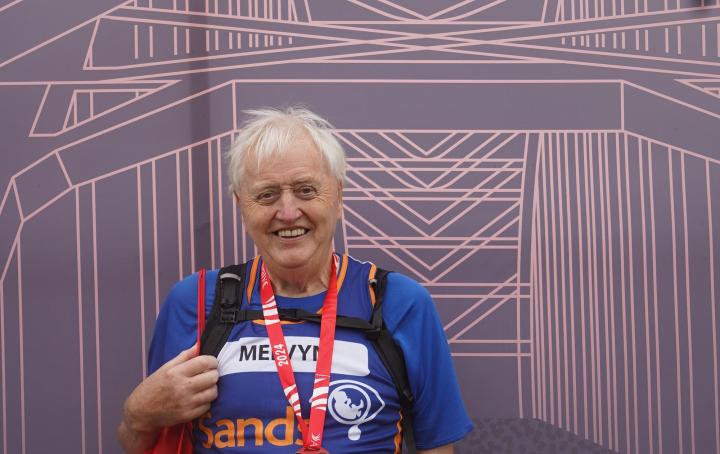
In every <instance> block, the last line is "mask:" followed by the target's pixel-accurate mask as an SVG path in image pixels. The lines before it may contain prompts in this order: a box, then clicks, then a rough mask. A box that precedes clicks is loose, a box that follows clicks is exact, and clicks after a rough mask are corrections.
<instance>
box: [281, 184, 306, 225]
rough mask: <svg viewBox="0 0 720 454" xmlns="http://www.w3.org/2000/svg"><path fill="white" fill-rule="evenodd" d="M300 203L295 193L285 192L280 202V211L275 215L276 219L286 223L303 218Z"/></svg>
mask: <svg viewBox="0 0 720 454" xmlns="http://www.w3.org/2000/svg"><path fill="white" fill-rule="evenodd" d="M298 202H299V201H298V199H297V197H295V194H294V193H293V191H291V190H285V191H283V192H282V194H281V195H280V199H279V200H278V210H277V212H276V213H275V218H276V219H277V220H279V221H282V222H285V223H292V222H294V221H297V220H298V219H299V218H300V216H302V213H301V212H300V205H299V203H298Z"/></svg>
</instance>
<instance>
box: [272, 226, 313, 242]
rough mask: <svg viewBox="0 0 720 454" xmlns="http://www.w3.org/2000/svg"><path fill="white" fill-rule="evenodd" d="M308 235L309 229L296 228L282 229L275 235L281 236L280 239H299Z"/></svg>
mask: <svg viewBox="0 0 720 454" xmlns="http://www.w3.org/2000/svg"><path fill="white" fill-rule="evenodd" d="M306 233H308V229H306V228H302V227H301V228H295V229H282V230H278V231H277V232H275V235H277V236H279V237H280V238H287V239H292V238H298V237H301V236H303V235H305V234H306Z"/></svg>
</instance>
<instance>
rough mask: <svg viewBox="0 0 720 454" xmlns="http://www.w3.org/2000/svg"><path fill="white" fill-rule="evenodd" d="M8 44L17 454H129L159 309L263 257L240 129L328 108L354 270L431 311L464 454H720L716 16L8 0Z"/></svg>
mask: <svg viewBox="0 0 720 454" xmlns="http://www.w3.org/2000/svg"><path fill="white" fill-rule="evenodd" d="M0 43H1V44H0V108H1V110H0V112H2V113H1V115H2V117H1V121H0V143H1V144H2V148H0V150H2V158H1V159H2V160H1V161H0V162H1V163H2V165H0V273H1V274H0V333H1V336H0V359H1V361H2V362H1V369H0V382H1V388H2V395H1V396H0V402H1V403H2V413H1V414H0V421H1V424H0V440H1V442H2V444H1V445H0V446H2V450H1V451H0V452H3V453H7V454H11V453H12V454H14V453H22V454H25V453H45V452H68V453H70V452H78V453H82V454H85V453H116V452H120V448H119V446H118V445H117V442H116V441H115V428H116V426H117V423H118V421H119V417H120V408H121V405H122V402H123V400H124V398H125V396H126V395H127V394H128V393H129V392H130V390H131V389H132V388H133V387H134V385H135V384H137V383H138V382H139V380H140V379H141V378H142V376H143V374H144V373H145V365H144V358H145V354H146V351H147V346H148V342H149V339H150V336H151V334H152V328H153V323H154V319H155V316H156V314H157V310H158V307H159V304H160V302H161V301H162V298H163V295H164V294H165V293H166V292H167V290H168V289H169V287H170V286H171V285H172V284H173V283H174V282H175V281H176V280H178V279H180V278H181V277H182V276H184V275H186V274H189V273H191V272H192V271H193V270H196V269H197V268H199V267H217V266H220V265H221V264H226V263H230V262H238V261H242V260H245V259H247V258H249V257H251V256H253V255H254V253H255V251H254V247H253V245H252V243H251V241H250V239H249V237H248V236H247V235H246V234H245V232H244V230H243V228H242V225H241V224H240V220H239V213H238V212H237V211H236V208H235V206H234V205H233V203H232V200H231V199H230V197H229V196H228V195H227V192H226V189H225V188H226V187H227V181H226V177H225V175H224V171H223V170H222V168H221V164H222V163H221V153H222V151H224V150H226V149H227V147H228V145H229V143H230V139H231V137H232V136H233V134H234V133H236V132H237V128H238V125H239V124H240V122H241V121H242V111H243V110H245V109H247V108H252V107H258V106H263V105H269V106H278V105H287V104H294V103H302V104H305V105H307V106H308V107H310V108H311V109H313V110H315V111H317V112H318V113H320V114H322V115H324V116H326V117H327V118H329V119H330V120H331V121H332V122H333V124H334V125H335V126H336V128H337V130H336V134H337V136H338V138H339V139H340V140H341V142H342V143H343V145H344V147H345V150H346V152H347V153H348V157H349V165H350V169H349V172H348V181H347V185H346V190H345V194H344V195H345V208H346V209H345V213H344V218H343V221H342V225H341V228H340V229H339V231H338V235H337V246H338V249H339V250H345V251H347V252H349V253H350V254H352V255H354V256H356V257H358V258H362V259H367V260H373V261H375V262H377V263H378V264H381V265H382V266H384V267H386V268H390V269H395V270H398V271H402V272H405V273H407V274H409V275H410V276H412V277H414V278H415V279H417V280H418V281H420V282H422V283H423V285H425V286H426V287H427V288H428V289H429V290H430V292H431V293H432V294H433V296H434V298H435V301H436V303H437V306H438V310H439V312H440V315H441V318H442V320H443V323H444V325H445V329H446V332H447V335H448V339H449V340H450V345H451V349H452V351H453V355H454V359H455V364H456V367H457V369H458V372H459V375H460V381H461V385H462V388H463V393H464V396H465V398H466V403H467V406H468V409H469V411H470V413H471V415H472V416H473V418H475V419H476V422H477V424H478V429H477V430H476V431H475V433H474V434H473V435H472V436H471V437H470V438H469V439H468V440H466V441H465V442H463V443H462V444H461V445H460V446H459V448H458V451H459V452H501V451H502V452H527V451H529V450H534V451H535V452H571V450H572V449H575V450H576V451H575V452H608V451H614V452H620V453H666V454H669V453H692V454H695V453H698V454H701V453H703V454H704V453H710V452H715V453H720V387H719V386H718V361H719V360H720V356H719V355H718V345H717V344H718V335H719V334H720V333H719V331H720V322H719V321H718V317H719V316H720V314H717V312H718V310H719V308H718V293H720V288H718V287H719V286H720V238H718V232H720V230H719V228H720V153H719V152H718V149H717V146H718V145H717V144H718V143H720V101H719V100H718V98H719V97H720V70H719V69H718V68H719V66H718V65H719V64H720V7H718V5H717V2H716V1H715V0H702V1H701V0H682V1H680V0H678V1H675V0H673V1H659V0H650V1H647V0H646V1H644V2H643V1H637V0H632V1H629V0H625V1H623V0H545V1H535V2H528V1H526V0H495V1H490V0H476V1H469V2H468V1H459V0H442V1H439V0H424V1H420V0H413V1H405V0H394V1H371V0H352V1H351V0H333V1H330V0H209V1H208V0H205V1H190V0H144V1H139V0H138V1H130V2H116V1H109V0H102V1H98V0H96V1H85V2H83V1H79V0H67V1H64V2H42V1H40V0H16V1H11V0H0ZM60 422H61V423H60Z"/></svg>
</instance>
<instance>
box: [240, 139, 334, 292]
mask: <svg viewBox="0 0 720 454" xmlns="http://www.w3.org/2000/svg"><path fill="white" fill-rule="evenodd" d="M236 196H237V199H238V203H239V204H240V210H241V212H242V217H243V223H244V225H245V228H246V230H247V231H248V233H249V234H250V237H251V238H252V239H253V241H254V242H255V244H256V245H257V248H258V250H259V252H260V254H261V255H262V256H263V259H264V260H265V264H266V266H267V268H268V271H269V272H270V274H271V276H272V277H273V279H275V278H276V277H279V278H281V279H289V280H292V275H293V274H303V275H308V274H310V275H312V274H313V273H316V274H318V275H319V274H320V273H322V271H323V270H324V268H325V267H326V266H327V265H328V263H329V260H330V254H331V252H332V250H333V247H332V239H333V234H334V232H335V225H336V222H337V220H338V219H339V218H340V214H341V211H342V186H341V185H340V183H339V182H338V180H337V179H336V178H335V177H334V176H333V175H332V174H331V173H330V170H329V169H328V165H327V163H326V162H325V160H324V158H323V157H322V155H321V153H320V152H319V151H318V149H317V147H316V146H315V144H314V143H313V141H312V139H311V138H310V136H309V135H308V134H307V133H306V132H305V131H304V130H303V131H302V132H300V133H298V135H297V137H296V138H295V140H293V141H292V145H291V146H290V148H289V149H288V150H285V152H284V153H281V154H277V155H273V156H271V157H270V158H268V159H267V160H265V161H264V162H262V163H261V164H260V165H259V166H258V163H257V160H256V157H255V156H254V154H253V153H251V154H250V155H249V156H248V157H247V161H246V163H245V166H244V171H243V178H242V184H241V186H240V190H239V192H238V193H237V194H236Z"/></svg>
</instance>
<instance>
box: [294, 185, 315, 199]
mask: <svg viewBox="0 0 720 454" xmlns="http://www.w3.org/2000/svg"><path fill="white" fill-rule="evenodd" d="M296 192H297V194H298V195H299V196H300V197H306V198H307V197H314V196H315V195H316V194H317V191H316V190H315V188H314V187H312V186H300V187H299V188H298V189H297V191H296Z"/></svg>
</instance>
